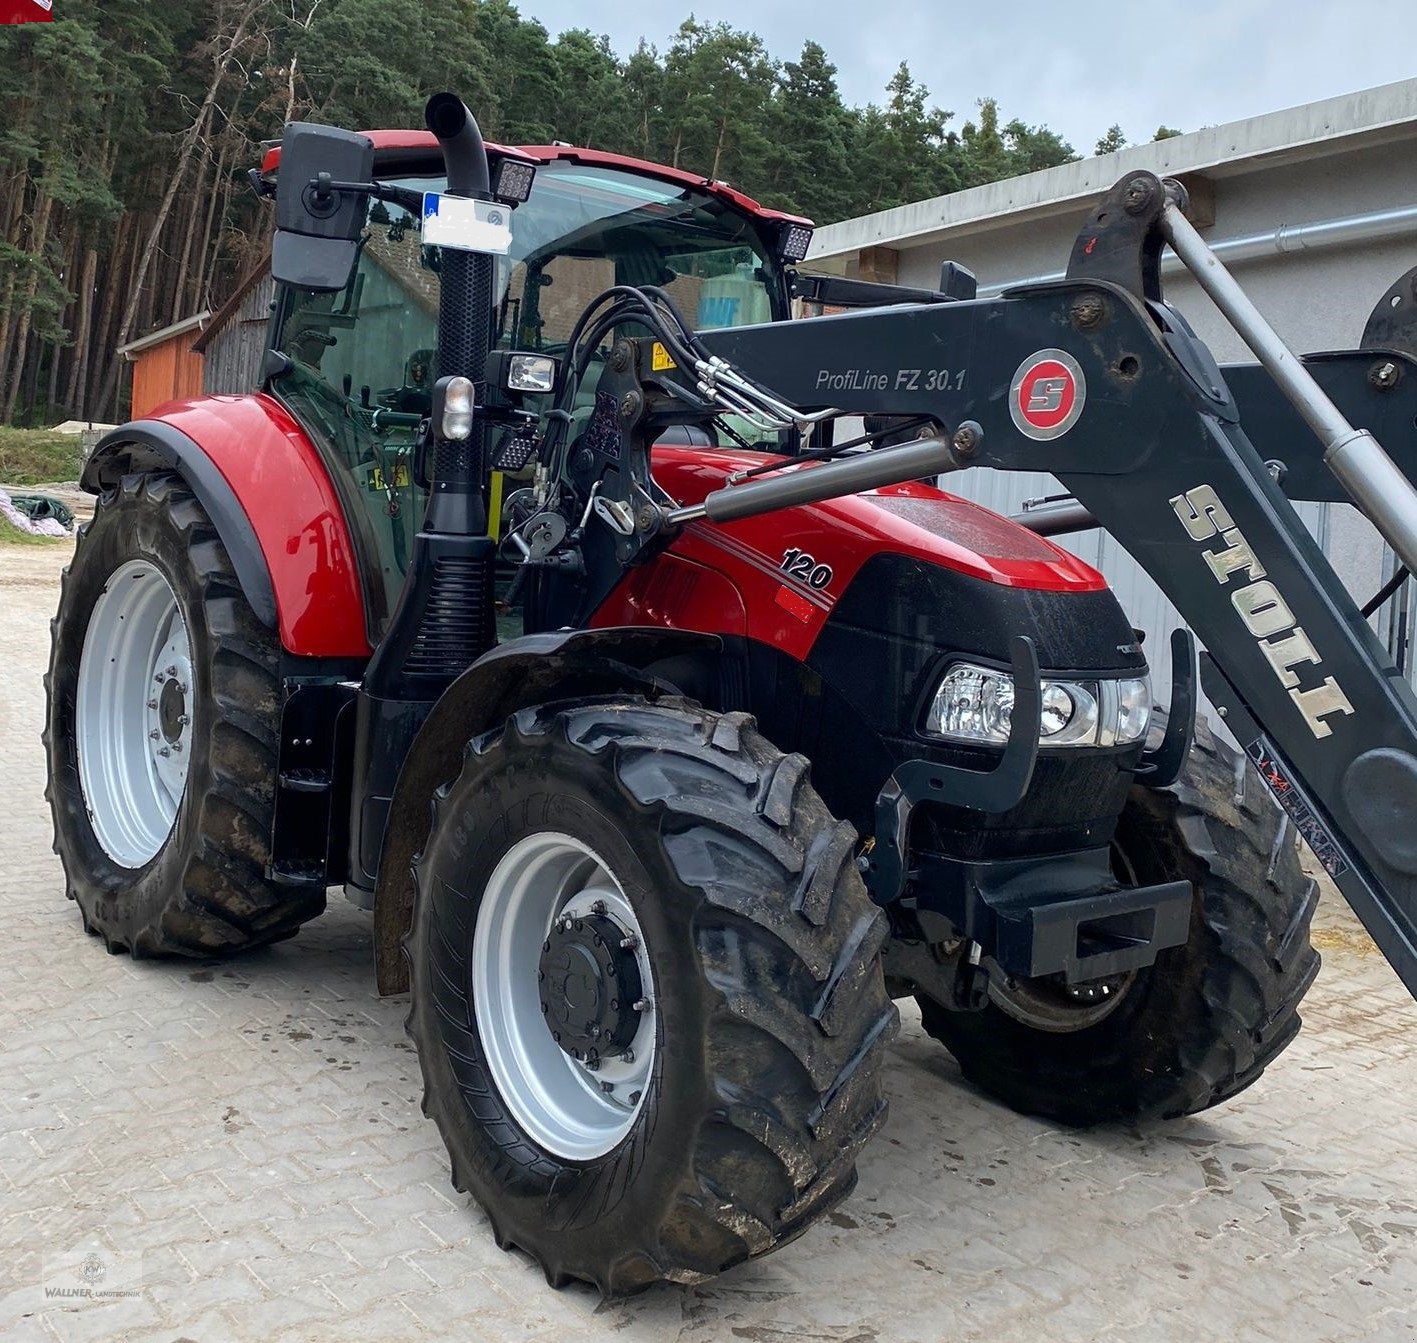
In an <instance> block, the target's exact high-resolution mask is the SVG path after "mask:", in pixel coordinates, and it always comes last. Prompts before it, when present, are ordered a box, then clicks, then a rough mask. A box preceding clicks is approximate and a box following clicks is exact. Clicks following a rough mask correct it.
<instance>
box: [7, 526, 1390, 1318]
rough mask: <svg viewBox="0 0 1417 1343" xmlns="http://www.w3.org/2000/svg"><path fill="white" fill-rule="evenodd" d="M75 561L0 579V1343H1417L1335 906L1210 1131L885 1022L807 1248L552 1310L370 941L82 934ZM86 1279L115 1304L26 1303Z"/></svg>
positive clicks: (363, 935)
mask: <svg viewBox="0 0 1417 1343" xmlns="http://www.w3.org/2000/svg"><path fill="white" fill-rule="evenodd" d="M62 558H63V556H62V552H58V553H56V552H55V551H50V550H35V549H31V548H23V549H20V548H0V691H3V693H0V909H3V911H4V929H5V936H6V954H5V957H4V963H3V967H2V968H0V1338H3V1339H5V1340H17V1341H19V1340H26V1341H27V1340H32V1339H33V1340H45V1341H47V1343H52V1341H53V1340H61V1341H62V1343H70V1341H74V1343H77V1341H78V1340H85V1339H123V1340H129V1339H131V1340H144V1341H145V1343H146V1341H147V1340H158V1341H159V1343H176V1340H179V1339H182V1340H195V1341H196V1343H226V1341H227V1340H238V1341H244V1340H261V1341H262V1343H265V1341H266V1340H272V1341H274V1343H295V1341H296V1340H323V1339H331V1340H336V1339H337V1340H342V1341H344V1340H347V1341H349V1343H354V1341H355V1340H380V1341H381V1343H393V1341H395V1340H404V1339H409V1340H415V1339H418V1340H421V1339H441V1338H452V1337H459V1338H467V1339H475V1340H517V1341H518V1343H521V1341H524V1340H540V1339H546V1340H552V1339H566V1338H582V1339H598V1338H610V1337H614V1338H617V1339H626V1340H650V1339H684V1340H718V1339H725V1340H746V1341H747V1343H789V1341H790V1340H799V1339H800V1340H812V1341H814V1343H816V1341H818V1340H823V1341H827V1340H838V1341H840V1343H888V1341H894V1340H901V1341H902V1343H904V1341H906V1340H910V1341H914V1343H933V1340H946V1339H948V1340H970V1339H980V1340H984V1339H987V1340H990V1343H1004V1341H1005V1340H1015V1339H1017V1340H1027V1343H1037V1341H1038V1340H1040V1339H1041V1340H1046V1341H1048V1343H1071V1341H1072V1340H1077V1341H1078V1343H1165V1341H1166V1340H1172V1339H1175V1340H1178V1341H1179V1343H1199V1341H1203V1340H1210V1339H1224V1340H1236V1339H1240V1340H1250V1339H1254V1340H1260V1341H1261V1343H1263V1341H1265V1340H1274V1341H1275V1343H1295V1341H1304V1340H1383V1341H1386V1340H1405V1339H1412V1338H1417V1122H1414V1119H1413V1110H1414V1103H1417V1009H1414V1006H1413V1004H1412V1002H1411V1001H1410V1000H1409V999H1408V997H1407V995H1406V994H1405V992H1404V991H1403V989H1402V987H1401V985H1400V984H1399V983H1398V981H1397V980H1396V978H1395V977H1394V976H1393V974H1392V973H1391V971H1390V970H1389V969H1388V968H1387V966H1386V964H1385V963H1384V962H1383V960H1382V958H1381V957H1380V956H1378V955H1377V953H1376V952H1375V951H1374V950H1373V948H1372V946H1371V944H1370V943H1369V942H1368V941H1367V939H1366V937H1365V936H1364V935H1363V934H1362V932H1361V930H1360V929H1359V928H1358V926H1357V924H1356V923H1355V922H1354V921H1353V919H1352V918H1351V917H1350V916H1349V915H1347V913H1346V911H1345V910H1344V909H1343V908H1342V907H1341V906H1340V905H1339V904H1338V903H1337V902H1336V901H1334V900H1329V901H1326V903H1325V905H1324V907H1323V908H1322V910H1321V914H1320V928H1319V931H1318V941H1319V942H1320V945H1321V946H1322V948H1323V951H1324V955H1325V965H1324V969H1323V972H1322V974H1321V975H1320V977H1319V980H1318V983H1317V984H1316V986H1315V988H1314V990H1313V992H1312V993H1311V994H1310V996H1309V999H1308V1003H1307V1006H1306V1010H1305V1014H1304V1015H1305V1020H1306V1027H1305V1030H1304V1032H1303V1034H1302V1035H1301V1036H1300V1038H1299V1040H1298V1042H1297V1043H1296V1044H1295V1045H1294V1046H1293V1047H1292V1048H1291V1049H1290V1050H1289V1051H1288V1053H1287V1054H1286V1055H1285V1056H1284V1057H1283V1058H1282V1059H1281V1060H1280V1062H1279V1063H1278V1064H1277V1065H1276V1066H1275V1067H1273V1068H1272V1069H1271V1070H1270V1072H1269V1073H1268V1074H1267V1075H1266V1076H1265V1077H1264V1078H1263V1079H1262V1080H1261V1081H1260V1082H1259V1083H1258V1084H1257V1085H1256V1086H1254V1087H1253V1088H1251V1089H1250V1090H1249V1091H1248V1092H1246V1093H1245V1094H1244V1095H1243V1096H1242V1097H1240V1098H1239V1099H1238V1100H1236V1101H1234V1102H1232V1103H1231V1104H1229V1105H1226V1106H1224V1107H1222V1108H1220V1109H1217V1110H1214V1111H1211V1112H1210V1113H1208V1114H1207V1115H1205V1116H1203V1117H1200V1118H1196V1119H1192V1120H1189V1121H1183V1122H1177V1123H1172V1124H1165V1125H1159V1126H1157V1127H1153V1128H1149V1129H1146V1130H1145V1131H1140V1132H1139V1131H1134V1130H1129V1129H1122V1128H1115V1129H1104V1130H1101V1131H1097V1132H1090V1133H1077V1132H1069V1131H1066V1130H1060V1129H1058V1128H1056V1127H1053V1126H1051V1125H1049V1124H1046V1123H1041V1122H1038V1121H1036V1120H1032V1119H1025V1118H1021V1117H1019V1116H1017V1115H1014V1114H1012V1113H1010V1112H1008V1111H1005V1110H1003V1109H1001V1108H999V1107H998V1106H996V1105H993V1104H991V1103H990V1102H988V1101H987V1100H985V1099H984V1098H983V1097H981V1096H980V1095H978V1094H977V1093H976V1092H975V1091H973V1090H972V1089H971V1088H970V1087H969V1086H968V1085H966V1084H965V1083H964V1082H963V1081H962V1080H961V1078H960V1076H959V1072H958V1069H957V1068H956V1067H955V1065H954V1064H953V1062H952V1061H951V1059H950V1058H949V1056H948V1055H947V1054H946V1053H945V1052H944V1051H943V1050H942V1049H940V1048H939V1047H938V1046H936V1045H935V1044H934V1043H933V1042H931V1041H930V1040H929V1039H928V1038H926V1037H925V1036H924V1034H923V1033H922V1032H921V1030H920V1026H919V1020H918V1017H917V1016H916V1015H915V1014H914V1012H913V1011H909V1010H907V1011H906V1013H905V1018H906V1019H905V1027H904V1030H903V1032H902V1034H901V1037H900V1039H899V1042H898V1043H897V1045H896V1046H895V1056H894V1059H893V1062H892V1066H891V1069H890V1073H889V1078H888V1086H889V1091H890V1096H891V1105H892V1113H891V1121H890V1123H889V1125H888V1127H887V1129H886V1130H885V1132H884V1134H883V1135H882V1136H881V1137H880V1138H879V1139H878V1140H877V1141H876V1143H875V1144H874V1145H873V1146H872V1147H871V1148H870V1150H869V1151H868V1152H867V1154H866V1156H865V1159H864V1161H863V1162H862V1164H861V1182H860V1186H859V1189H858V1191H857V1193H856V1194H855V1195H854V1196H853V1197H852V1198H851V1199H850V1200H849V1201H848V1202H847V1203H846V1204H845V1205H844V1206H843V1207H842V1208H840V1209H839V1210H838V1211H837V1212H835V1213H834V1214H832V1215H831V1216H830V1217H829V1218H828V1219H827V1220H826V1221H825V1222H824V1223H823V1224H822V1225H820V1226H819V1227H817V1228H816V1229H814V1230H812V1231H811V1232H809V1233H808V1234H807V1235H806V1236H804V1237H803V1238H802V1239H801V1240H799V1241H798V1242H796V1244H794V1245H792V1246H790V1247H789V1248H788V1249H786V1250H785V1251H783V1252H782V1253H780V1254H777V1255H774V1256H772V1257H770V1258H768V1259H767V1260H765V1261H763V1262H761V1263H760V1264H756V1265H751V1266H748V1267H745V1268H743V1269H740V1270H737V1271H735V1272H732V1273H729V1274H727V1275H726V1276H724V1277H723V1278H721V1279H719V1280H717V1281H715V1282H712V1283H710V1284H708V1285H706V1286H701V1287H697V1288H689V1289H681V1288H669V1287H666V1288H661V1289H657V1290H654V1291H651V1292H649V1293H647V1294H646V1295H643V1296H641V1297H637V1298H635V1299H633V1300H631V1301H628V1302H615V1303H609V1304H604V1303H601V1302H600V1301H599V1300H598V1299H597V1298H596V1297H595V1296H594V1294H592V1293H591V1292H589V1291H585V1290H581V1289H576V1288H572V1289H568V1290H566V1291H562V1292H554V1291H552V1290H551V1289H549V1288H548V1287H547V1286H546V1285H545V1283H544V1281H543V1280H542V1278H541V1276H540V1274H539V1272H538V1271H537V1270H536V1269H535V1268H534V1266H533V1265H532V1264H531V1263H530V1262H529V1261H528V1260H527V1259H526V1258H525V1257H523V1256H521V1255H519V1254H515V1253H513V1254H503V1253H502V1252H500V1251H499V1250H497V1249H496V1247H495V1246H494V1245H493V1243H492V1241H491V1238H490V1236H489V1234H488V1230H487V1223H486V1220H485V1218H484V1217H483V1216H482V1214H481V1213H480V1212H479V1211H478V1210H477V1208H476V1207H473V1206H470V1205H469V1204H468V1202H467V1200H466V1199H464V1198H463V1197H462V1196H460V1195H457V1194H455V1193H454V1192H453V1190H452V1188H451V1186H450V1185H449V1184H448V1181H447V1178H446V1168H445V1163H444V1157H443V1151H442V1148H441V1146H440V1144H439V1141H438V1137H437V1134H436V1133H435V1132H434V1130H433V1127H432V1125H431V1124H429V1123H427V1122H425V1121H424V1120H423V1119H422V1118H421V1117H420V1115H419V1112H418V1098H419V1079H418V1068H417V1063H416V1060H415V1059H414V1056H413V1054H412V1052H411V1050H410V1046H409V1044H408V1042H407V1041H406V1040H405V1038H404V1034H403V1026H402V1020H403V1015H404V1011H405V1004H404V1002H403V1001H402V1000H401V999H393V1000H381V999H380V998H378V997H377V996H376V994H375V992H374V984H373V971H372V966H371V960H370V950H369V940H368V925H367V916H366V915H364V914H362V913H360V912H359V911H357V910H355V909H353V908H351V907H349V906H347V905H345V904H344V903H343V901H341V900H339V899H335V900H332V903H331V908H330V911H329V913H328V914H327V915H326V916H325V917H323V918H322V919H320V920H319V921H318V922H316V923H315V924H313V925H311V926H310V927H308V928H307V929H306V930H304V931H303V932H302V933H301V934H300V936H299V937H297V938H296V939H294V940H293V941H291V942H288V943H285V944H283V945H282V946H280V947H277V948H274V949H272V950H268V951H264V952H261V953H258V954H256V955H253V956H250V957H247V958H245V959H242V960H239V961H236V962H232V963H227V964H221V965H215V966H207V965H199V964H189V963H153V962H142V963H134V962H133V961H131V960H129V959H128V958H127V957H126V956H121V957H119V956H114V957H110V956H107V955H105V954H104V951H103V948H102V946H101V945H100V944H99V943H98V942H97V941H96V940H94V939H92V938H88V937H86V936H85V935H84V933H83V931H82V929H81V927H80V925H79V920H78V915H77V913H76V912H75V910H74V908H73V906H72V905H71V904H70V903H69V902H67V901H66V900H65V899H64V897H63V888H62V885H61V879H60V872H59V865H58V862H57V860H56V859H55V858H54V857H53V855H52V853H51V852H50V828H49V817H48V812H47V809H46V807H45V804H44V801H43V798H42V790H43V761H42V758H41V754H40V749H39V744H38V736H39V730H40V723H41V716H42V714H41V711H42V689H41V685H40V677H41V674H42V671H43V665H44V661H45V658H46V655H47V646H48V624H47V623H48V619H49V615H50V612H51V609H52V606H53V603H54V600H55V596H56V591H57V589H56V578H57V573H58V567H59V564H60V563H61V562H62ZM90 1252H94V1253H93V1254H92V1259H93V1262H94V1263H97V1264H98V1265H99V1266H100V1267H103V1268H104V1270H105V1274H104V1280H106V1281H107V1282H108V1283H110V1284H112V1289H113V1290H115V1291H117V1290H120V1289H121V1290H124V1291H127V1292H129V1293H131V1294H129V1295H123V1296H115V1297H112V1298H105V1299H95V1300H91V1301H83V1300H76V1299H72V1298H66V1299H56V1298H52V1297H51V1298H49V1299H46V1298H45V1296H44V1293H43V1286H44V1283H45V1282H46V1281H49V1282H54V1281H59V1280H60V1279H61V1277H62V1270H63V1269H64V1266H65V1265H70V1266H72V1265H73V1264H74V1263H75V1262H82V1261H84V1259H85V1256H86V1255H89V1254H90ZM76 1256H77V1259H76ZM101 1285H102V1282H100V1286H101Z"/></svg>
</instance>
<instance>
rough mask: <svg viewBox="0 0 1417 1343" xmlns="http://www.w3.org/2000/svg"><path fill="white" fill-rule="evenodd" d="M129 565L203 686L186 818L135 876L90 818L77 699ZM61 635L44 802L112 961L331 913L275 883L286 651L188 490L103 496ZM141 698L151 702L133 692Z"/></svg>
mask: <svg viewBox="0 0 1417 1343" xmlns="http://www.w3.org/2000/svg"><path fill="white" fill-rule="evenodd" d="M133 561H142V562H144V563H146V564H148V565H151V566H153V567H154V568H156V569H157V570H158V572H159V573H160V574H161V576H162V577H163V578H164V579H165V580H166V582H167V584H168V586H169V587H170V588H171V590H172V593H173V594H174V595H175V596H176V599H177V606H178V610H179V611H180V612H181V615H182V617H183V619H184V621H185V622H186V632H187V636H188V640H189V644H190V649H191V670H192V679H193V684H192V685H191V687H190V692H189V694H188V695H187V699H186V704H185V707H186V711H187V713H188V714H189V715H190V718H191V729H190V744H189V746H188V747H187V750H188V761H189V763H188V767H187V770H188V772H187V776H186V783H185V787H184V790H183V793H182V797H181V800H180V802H179V804H178V807H177V814H176V818H175V820H174V822H173V825H172V829H171V831H170V833H169V834H168V836H167V839H166V841H165V842H164V843H163V844H162V846H161V848H160V849H158V851H157V852H156V854H155V855H154V856H152V857H151V858H150V859H149V860H148V861H146V862H143V863H141V865H140V866H136V867H128V866H124V865H123V864H122V863H120V862H117V861H115V860H114V858H113V857H111V856H110V855H109V853H108V852H107V851H106V850H105V848H104V846H103V844H102V843H101V842H100V841H99V838H98V835H97V833H96V831H95V828H94V825H93V823H92V822H91V820H90V816H89V807H88V805H87V803H86V800H85V796H84V789H83V783H82V778H81V773H80V768H79V757H78V745H77V741H76V723H77V711H76V697H77V693H78V686H79V667H80V660H81V658H82V657H83V656H84V653H85V637H86V635H87V634H88V630H89V625H90V620H91V618H92V617H93V614H94V611H95V607H96V605H97V603H98V602H99V599H100V597H101V596H102V595H103V593H104V591H105V589H106V587H107V586H108V584H109V581H110V579H111V578H112V576H113V575H114V573H115V572H116V571H117V570H118V569H120V568H121V567H122V566H124V565H125V564H129V563H131V562H133ZM50 630H51V635H52V650H51V657H50V665H49V672H48V675H47V676H46V678H45V686H46V690H47V693H48V718H47V722H46V726H45V731H44V747H45V751H46V754H47V757H48V764H49V782H48V786H47V788H46V797H47V798H48V800H49V804H50V808H51V811H52V813H53V817H54V850H55V852H56V853H57V854H58V855H59V858H60V861H61V863H62V864H63V867H64V874H65V881H66V886H67V891H68V894H69V897H70V898H71V899H73V900H76V901H77V902H78V905H79V909H80V912H81V914H82V916H83V921H84V926H85V928H87V929H88V930H89V931H90V932H92V933H96V934H97V935H99V936H101V937H102V938H103V940H104V943H105V945H106V946H107V947H108V949H109V950H110V951H113V952H117V951H125V950H126V951H129V952H131V953H132V954H133V955H134V956H135V957H138V956H155V955H164V954H176V955H184V956H213V955H222V954H226V953H230V952H236V951H241V950H245V949H248V948H251V947H257V946H262V945H264V944H266V943H268V942H273V941H276V940H278V939H280V938H284V937H289V936H290V935H291V934H292V933H294V932H295V931H296V929H297V928H298V927H299V926H300V925H301V924H302V923H304V922H305V921H306V920H308V919H311V918H314V917H315V916H316V915H317V914H319V913H320V912H321V911H322V910H323V909H324V906H325V898H324V892H323V891H319V892H310V891H302V890H296V889H292V888H287V887H281V886H276V885H274V884H273V883H271V882H268V881H267V880H266V876H265V869H266V863H267V861H268V859H269V857H270V849H269V845H270V834H271V819H272V812H273V807H274V798H275V788H276V768H277V766H276V751H277V746H278V743H279V728H280V691H281V687H280V679H279V670H278V659H279V652H280V650H279V645H278V643H277V641H276V637H275V635H274V633H273V632H272V631H270V630H268V629H266V628H265V627H264V626H263V625H262V624H261V623H260V622H259V621H258V620H257V618H256V616H255V615H254V614H253V612H252V611H251V608H250V606H249V605H248V603H247V601H246V598H245V596H244V595H243V594H242V591H241V586H240V583H239V581H238V580H237V578H236V575H235V573H234V571H233V569H232V566H231V561H230V559H229V558H228V556H227V553H226V550H225V548H224V547H223V546H222V543H221V541H220V539H219V538H218V536H217V532H216V528H215V527H214V526H213V525H212V522H211V519H210V518H209V517H208V516H207V514H206V512H205V511H204V510H203V508H202V506H201V505H200V504H199V503H198V502H197V500H196V499H195V498H194V497H193V496H192V494H191V492H190V491H189V490H188V489H187V487H186V485H185V484H184V483H183V481H182V480H181V478H180V477H178V476H176V475H174V474H170V473H158V474H133V475H128V476H125V477H124V478H123V479H122V480H121V481H120V482H119V483H118V484H117V485H116V486H114V487H111V488H109V489H107V490H105V491H104V493H103V494H102V495H101V496H100V498H99V500H98V505H97V509H96V511H95V515H94V519H93V521H92V522H91V523H89V524H88V525H87V526H86V527H84V528H82V529H81V531H80V534H79V542H78V548H77V550H76V551H75V554H74V559H73V561H72V562H71V563H70V565H69V567H68V568H67V569H66V570H65V572H64V577H63V584H62V588H61V595H60V602H59V611H58V615H57V616H56V617H55V619H54V620H53V621H52V622H51V625H50ZM89 653H90V655H91V656H101V653H100V652H99V650H95V649H93V648H90V649H89ZM119 689H120V690H125V689H127V688H126V687H119ZM132 692H133V693H135V694H139V695H141V694H143V693H146V692H145V691H144V690H143V688H142V687H136V686H135V687H132ZM139 707H141V705H140V706H139Z"/></svg>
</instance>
